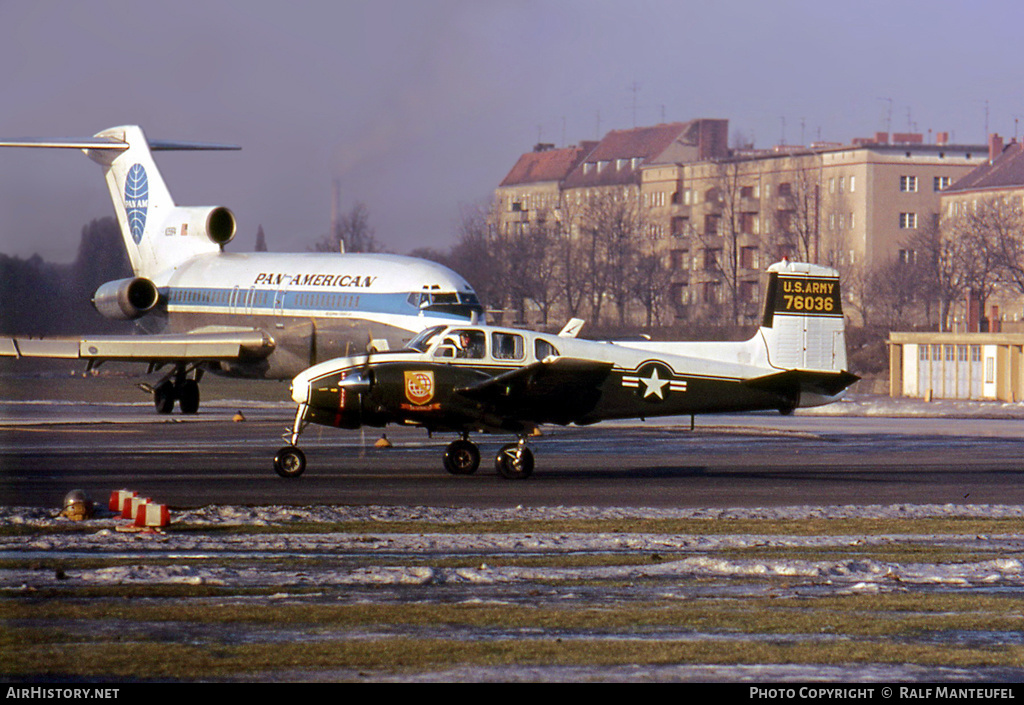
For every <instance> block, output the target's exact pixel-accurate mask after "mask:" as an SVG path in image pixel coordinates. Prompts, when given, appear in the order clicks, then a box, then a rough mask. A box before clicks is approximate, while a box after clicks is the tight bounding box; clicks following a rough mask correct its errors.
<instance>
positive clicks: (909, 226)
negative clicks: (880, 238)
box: [900, 213, 917, 230]
mask: <svg viewBox="0 0 1024 705" xmlns="http://www.w3.org/2000/svg"><path fill="white" fill-rule="evenodd" d="M915 228H917V213H900V229H901V230H913V229H915Z"/></svg>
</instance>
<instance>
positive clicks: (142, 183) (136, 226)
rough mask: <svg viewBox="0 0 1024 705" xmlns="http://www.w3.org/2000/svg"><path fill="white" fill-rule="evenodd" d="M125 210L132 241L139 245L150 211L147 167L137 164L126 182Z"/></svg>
mask: <svg viewBox="0 0 1024 705" xmlns="http://www.w3.org/2000/svg"><path fill="white" fill-rule="evenodd" d="M124 209H125V215H126V216H127V218H128V228H129V229H130V230H131V232H132V240H135V244H136V245H138V244H139V243H140V242H142V235H143V233H144V232H145V230H146V211H147V210H148V209H149V177H148V176H146V167H144V166H142V165H141V164H135V165H134V166H132V168H131V169H129V170H128V176H127V177H126V178H125V180H124Z"/></svg>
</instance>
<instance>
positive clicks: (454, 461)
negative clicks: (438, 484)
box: [444, 439, 480, 475]
mask: <svg viewBox="0 0 1024 705" xmlns="http://www.w3.org/2000/svg"><path fill="white" fill-rule="evenodd" d="M478 467H480V449H479V448H477V447H476V443H473V442H471V441H467V440H465V439H462V440H458V441H453V442H452V443H450V444H449V445H448V447H447V448H446V449H445V451H444V469H445V470H447V471H448V472H450V473H451V474H452V475H472V474H473V473H475V472H476V469H477V468H478Z"/></svg>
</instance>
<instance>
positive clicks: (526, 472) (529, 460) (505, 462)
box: [494, 443, 533, 480]
mask: <svg viewBox="0 0 1024 705" xmlns="http://www.w3.org/2000/svg"><path fill="white" fill-rule="evenodd" d="M494 465H495V467H496V468H497V469H498V473H499V474H500V475H501V476H502V477H504V478H505V479H506V480H525V479H526V478H528V477H529V476H530V475H532V474H533V453H532V452H531V451H530V449H529V448H527V447H526V446H525V445H523V444H522V443H509V444H508V445H506V446H502V448H501V450H499V451H498V455H497V457H496V458H495V459H494Z"/></svg>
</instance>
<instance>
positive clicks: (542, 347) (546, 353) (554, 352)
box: [533, 338, 558, 360]
mask: <svg viewBox="0 0 1024 705" xmlns="http://www.w3.org/2000/svg"><path fill="white" fill-rule="evenodd" d="M533 353H534V355H536V356H537V359H538V360H543V359H545V358H548V357H558V348H556V347H555V346H554V345H552V344H551V343H549V342H548V341H546V340H543V339H542V338H537V341H536V342H535V343H534V344H533Z"/></svg>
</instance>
